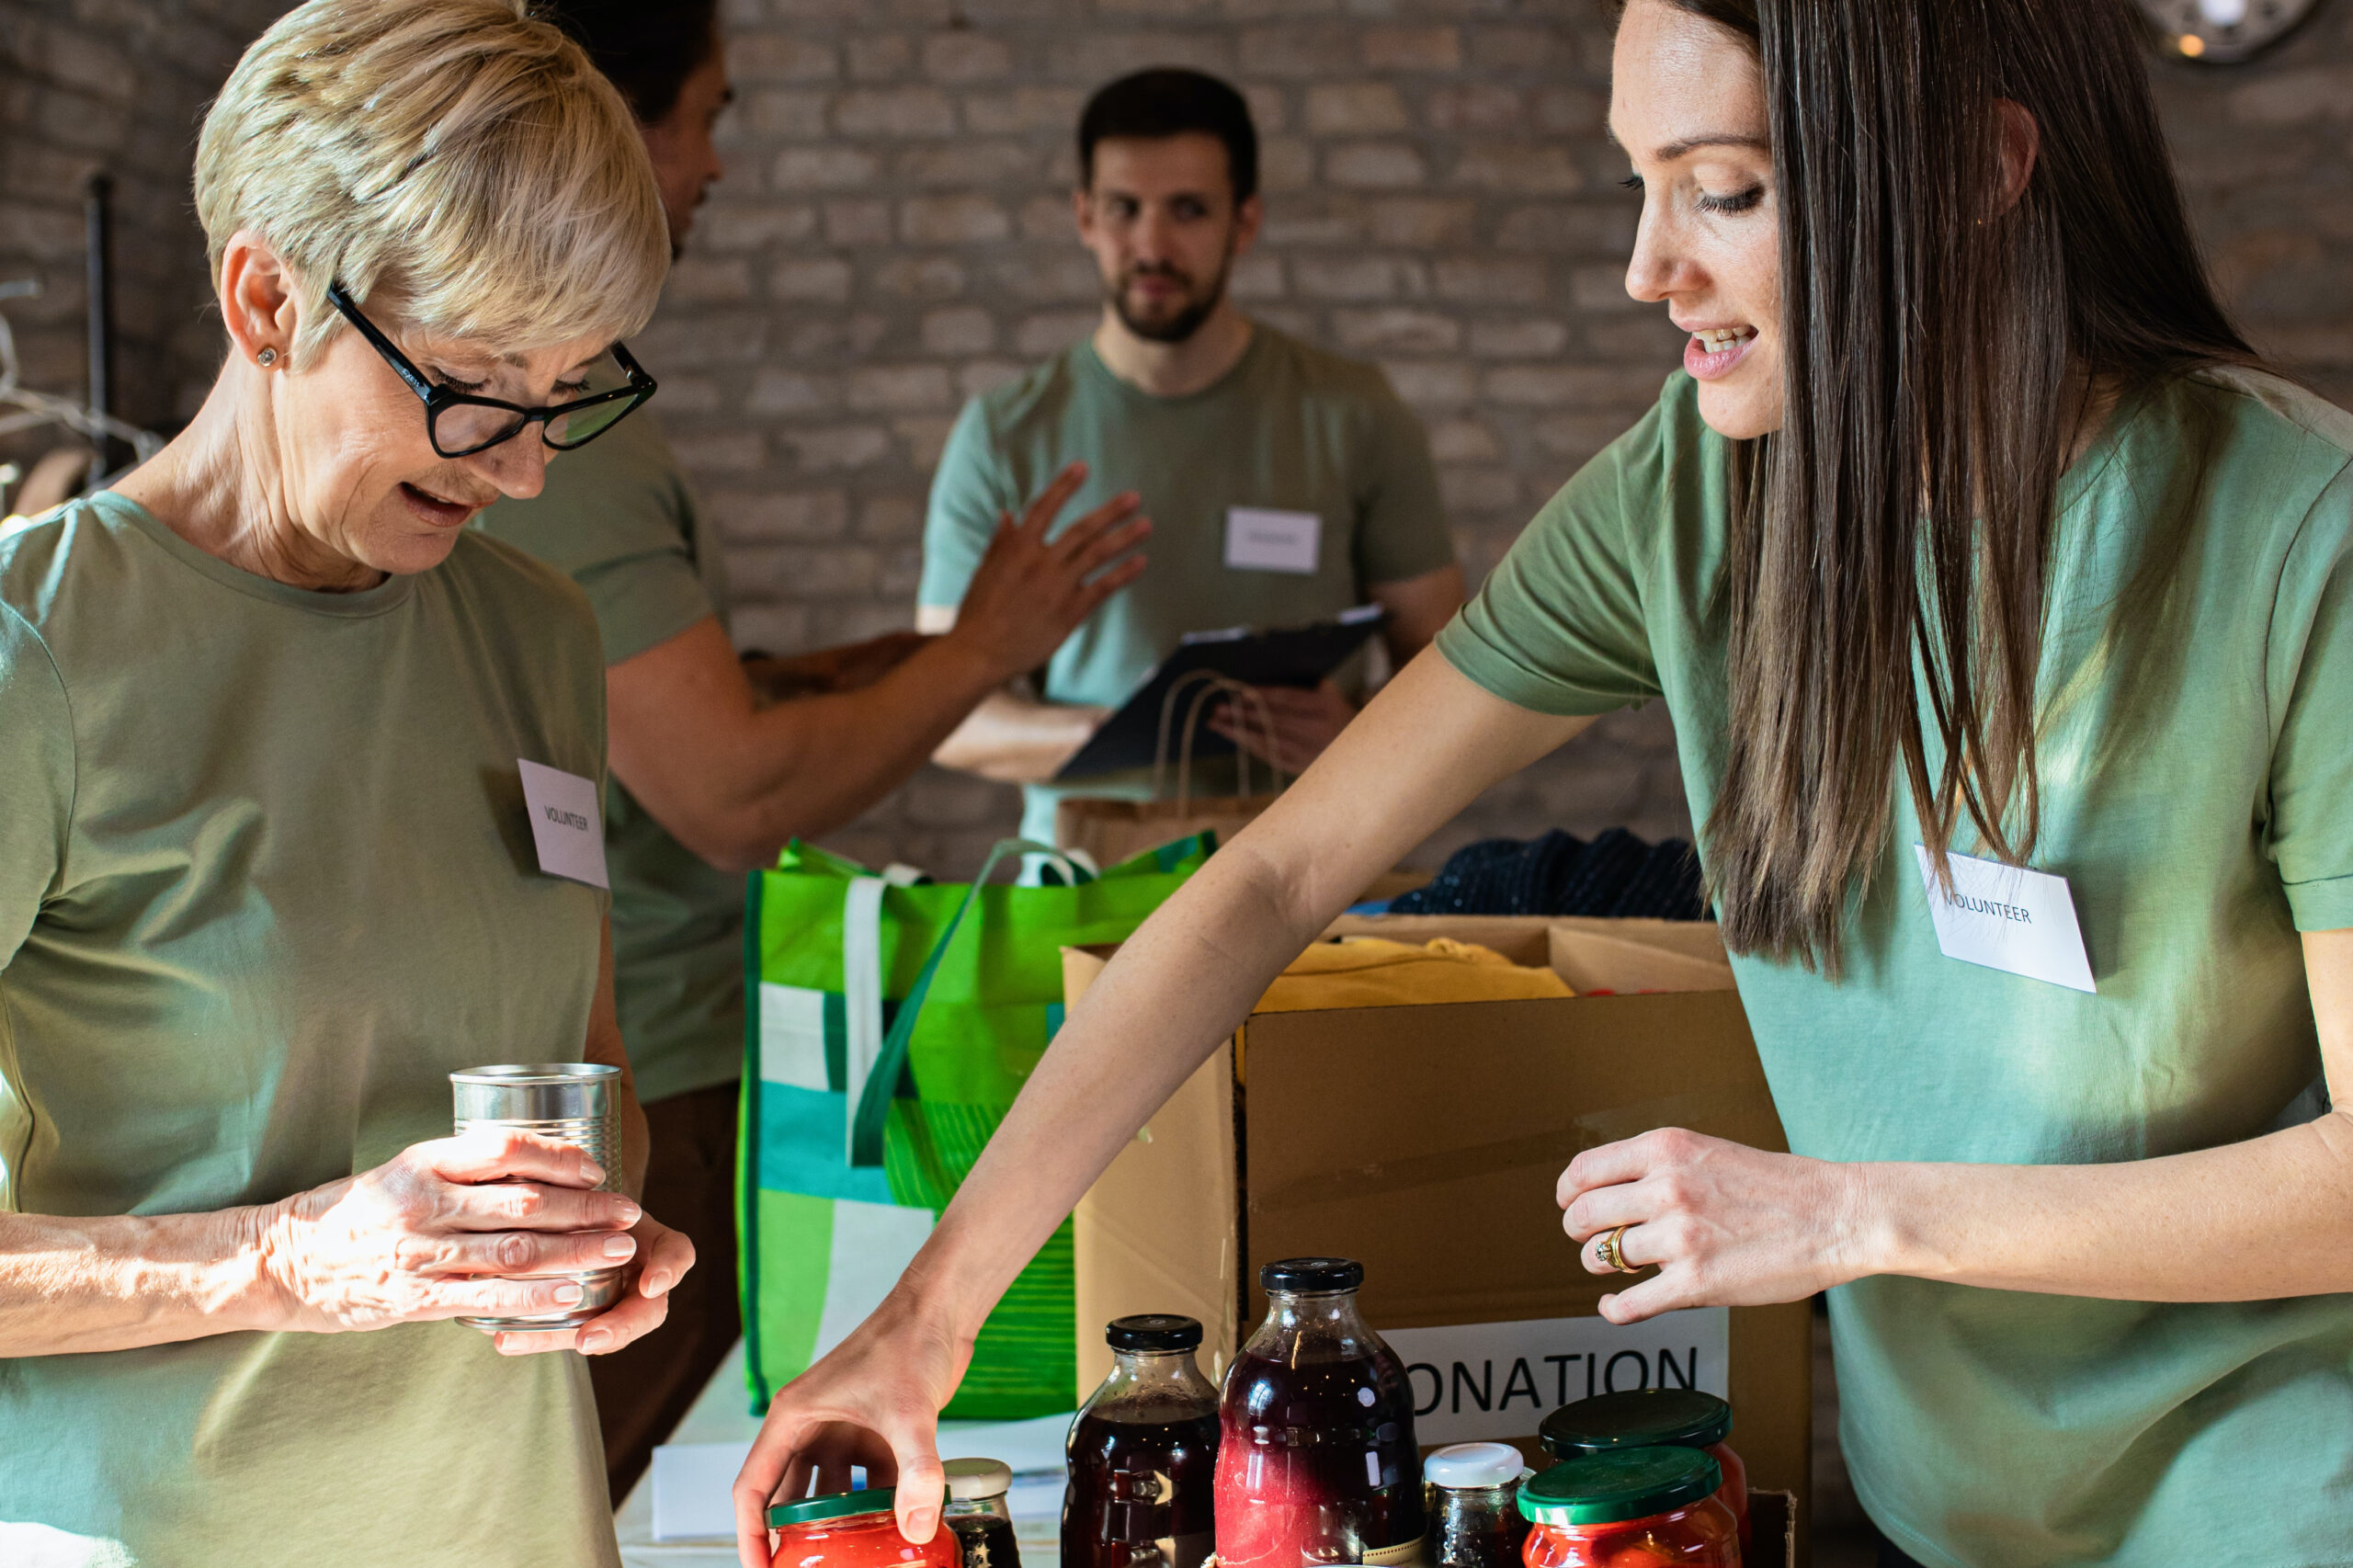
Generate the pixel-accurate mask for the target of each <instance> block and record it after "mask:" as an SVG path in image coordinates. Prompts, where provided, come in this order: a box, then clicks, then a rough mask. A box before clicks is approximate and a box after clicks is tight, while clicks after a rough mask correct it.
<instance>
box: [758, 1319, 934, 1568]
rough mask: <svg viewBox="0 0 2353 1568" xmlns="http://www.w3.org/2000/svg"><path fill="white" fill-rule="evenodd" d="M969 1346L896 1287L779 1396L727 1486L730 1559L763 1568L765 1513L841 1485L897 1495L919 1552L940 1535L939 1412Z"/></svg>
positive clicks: (766, 1567)
mask: <svg viewBox="0 0 2353 1568" xmlns="http://www.w3.org/2000/svg"><path fill="white" fill-rule="evenodd" d="M971 1361H972V1342H971V1340H969V1339H966V1338H961V1337H960V1336H958V1335H955V1334H953V1333H950V1332H949V1331H947V1330H945V1329H943V1328H941V1327H940V1326H938V1324H936V1323H934V1322H932V1321H931V1320H929V1319H927V1318H926V1316H925V1315H924V1314H923V1313H921V1312H919V1311H918V1310H917V1309H916V1308H915V1305H914V1296H913V1294H912V1292H911V1291H910V1290H908V1288H907V1286H906V1284H905V1283H904V1281H902V1282H901V1284H900V1286H899V1288H898V1289H897V1290H893V1291H892V1293H891V1294H890V1296H889V1297H887V1298H885V1299H884V1301H883V1302H882V1304H881V1306H879V1307H877V1308H875V1309H874V1312H873V1315H872V1316H870V1317H869V1318H868V1319H867V1320H866V1321H865V1322H864V1323H862V1324H858V1327H857V1328H855V1329H853V1330H852V1331H851V1332H850V1335H849V1337H848V1338H847V1339H845V1340H843V1341H842V1342H841V1343H840V1344H839V1345H837V1346H835V1347H834V1349H833V1350H832V1351H831V1352H830V1353H829V1354H828V1355H827V1356H826V1357H825V1358H824V1360H822V1361H819V1362H818V1363H817V1364H816V1365H815V1366H813V1367H812V1368H810V1369H808V1370H807V1371H805V1372H803V1373H801V1375H800V1376H799V1377H797V1378H795V1379H793V1380H792V1381H791V1382H790V1383H788V1384H786V1385H785V1386H784V1388H783V1389H782V1390H780V1391H779V1392H778V1394H777V1396H776V1399H775V1400H774V1401H773V1402H772V1403H770V1404H769V1405H768V1414H767V1420H766V1421H764V1422H762V1423H761V1425H760V1435H759V1437H757V1438H756V1440H755V1441H754V1442H753V1444H752V1451H751V1453H750V1455H749V1456H748V1457H746V1458H745V1460H744V1468H743V1471H741V1472H740V1473H739V1474H738V1475H737V1476H736V1477H735V1552H736V1556H737V1558H738V1560H739V1561H740V1562H742V1564H743V1568H770V1556H769V1551H768V1524H767V1512H768V1505H769V1504H770V1503H771V1502H772V1501H774V1500H776V1499H778V1498H790V1497H799V1496H802V1495H805V1494H807V1492H808V1490H809V1483H810V1481H811V1480H812V1479H815V1480H816V1481H817V1483H818V1490H820V1491H826V1492H831V1491H838V1490H841V1489H843V1488H846V1487H847V1485H848V1484H849V1466H850V1465H852V1464H860V1465H864V1466H865V1467H866V1469H867V1475H868V1481H867V1484H869V1485H870V1486H889V1485H893V1484H895V1485H896V1486H897V1487H898V1489H899V1497H898V1515H899V1530H900V1533H901V1534H903V1535H904V1536H905V1537H906V1538H907V1539H908V1540H911V1541H915V1542H916V1543H918V1544H920V1543H922V1542H924V1541H926V1540H930V1539H931V1537H932V1532H933V1531H935V1530H936V1529H938V1528H939V1498H940V1488H941V1487H942V1486H943V1485H944V1484H946V1483H945V1478H944V1476H943V1474H942V1472H941V1471H940V1467H939V1412H940V1411H941V1410H942V1409H943V1408H944V1407H945V1406H946V1405H947V1403H948V1402H949V1399H950V1398H951V1397H953V1396H954V1394H955V1392H956V1385H957V1384H958V1383H959V1382H961V1381H963V1377H964V1369H965V1367H966V1366H967V1365H969V1364H970V1363H971Z"/></svg>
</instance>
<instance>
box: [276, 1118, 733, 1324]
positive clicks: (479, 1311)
mask: <svg viewBox="0 0 2353 1568" xmlns="http://www.w3.org/2000/svg"><path fill="white" fill-rule="evenodd" d="M604 1175H605V1173H604V1172H603V1171H601V1170H599V1169H598V1168H597V1165H595V1164H594V1163H593V1162H591V1161H590V1160H589V1158H588V1156H587V1155H586V1154H585V1153H581V1152H580V1151H579V1150H578V1149H575V1148H574V1147H572V1146H571V1145H570V1144H568V1143H559V1142H555V1141H553V1140H552V1139H547V1138H540V1137H535V1136H533V1135H531V1134H529V1133H525V1132H511V1131H497V1132H491V1131H477V1132H472V1133H468V1134H466V1135H464V1136H461V1137H457V1138H442V1139H437V1140H435V1141H433V1142H428V1143H418V1144H415V1145H414V1146H413V1147H411V1148H408V1149H404V1150H403V1151H402V1152H401V1153H399V1154H396V1155H394V1156H393V1157H392V1159H390V1160H387V1161H386V1162H385V1163H384V1164H382V1165H378V1166H377V1167H376V1168H375V1169H373V1170H369V1171H362V1172H360V1173H359V1174H358V1175H357V1176H347V1177H345V1178H344V1179H343V1180H341V1181H335V1182H329V1183H328V1184H327V1185H326V1186H324V1187H313V1188H312V1189H311V1190H310V1191H308V1192H298V1193H296V1194H295V1195H294V1196H292V1197H291V1198H288V1199H283V1200H282V1201H280V1202H278V1203H274V1204H270V1205H268V1206H267V1208H264V1209H262V1210H257V1211H256V1220H255V1222H256V1229H257V1231H258V1237H257V1244H258V1250H259V1255H260V1261H261V1268H262V1273H263V1278H264V1279H265V1281H266V1285H267V1290H268V1292H269V1295H270V1298H271V1301H272V1303H273V1307H274V1311H273V1312H271V1314H270V1315H271V1317H272V1318H273V1319H274V1320H275V1321H273V1322H272V1324H271V1325H270V1326H272V1327H275V1328H279V1329H292V1330H300V1331H308V1332H311V1333H318V1334H339V1333H345V1332H348V1331H351V1330H355V1329H370V1328H382V1327H384V1326H386V1325H387V1324H396V1323H422V1322H428V1321H431V1320H435V1319H439V1318H453V1317H473V1316H477V1315H480V1316H501V1317H503V1316H513V1315H518V1314H524V1313H540V1312H562V1311H563V1310H564V1309H566V1308H567V1307H570V1306H572V1305H574V1303H576V1302H577V1301H579V1287H578V1286H577V1285H575V1284H574V1283H573V1282H572V1281H570V1280H567V1279H551V1278H532V1277H533V1276H538V1275H550V1274H558V1273H576V1272H582V1271H585V1270H587V1269H592V1268H609V1267H614V1266H615V1265H617V1264H621V1263H626V1262H628V1261H629V1260H630V1259H631V1258H632V1257H634V1256H636V1253H637V1250H638V1246H639V1242H638V1239H637V1238H636V1237H633V1236H632V1235H631V1234H630V1231H631V1227H632V1226H637V1225H639V1224H640V1223H641V1221H643V1218H644V1214H643V1210H641V1209H640V1208H639V1207H638V1205H637V1202H636V1200H635V1199H631V1198H630V1197H628V1196H627V1195H625V1194H622V1193H618V1192H598V1191H595V1190H593V1189H594V1188H595V1187H596V1186H597V1183H598V1182H600V1181H602V1180H603V1179H604ZM654 1230H655V1231H661V1230H662V1228H661V1227H660V1226H655V1227H654ZM663 1234H665V1235H666V1234H667V1233H666V1232H663ZM679 1239H680V1240H681V1241H683V1240H684V1238H679ZM660 1256H661V1259H662V1260H663V1262H662V1264H661V1267H664V1268H665V1270H667V1269H670V1268H672V1267H676V1252H675V1249H668V1248H665V1250H664V1251H663V1252H662V1253H661V1255H660ZM687 1256H688V1258H689V1259H691V1256H692V1248H691V1246H689V1247H688V1255H687ZM649 1261H650V1262H651V1261H653V1259H652V1258H651V1257H650V1258H649ZM677 1271H678V1272H683V1267H678V1268H677ZM671 1278H672V1279H674V1280H675V1278H676V1274H675V1273H673V1274H672V1275H671ZM620 1310H621V1309H620V1308H616V1309H615V1312H620ZM608 1315H610V1314H608ZM641 1332H642V1331H641Z"/></svg>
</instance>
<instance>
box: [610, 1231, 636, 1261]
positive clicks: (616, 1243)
mask: <svg viewBox="0 0 2353 1568" xmlns="http://www.w3.org/2000/svg"><path fill="white" fill-rule="evenodd" d="M636 1250H637V1243H635V1242H634V1241H631V1239H630V1238H629V1237H627V1236H607V1237H606V1238H605V1256H607V1257H627V1256H629V1255H630V1254H631V1253H633V1252H635V1251H636Z"/></svg>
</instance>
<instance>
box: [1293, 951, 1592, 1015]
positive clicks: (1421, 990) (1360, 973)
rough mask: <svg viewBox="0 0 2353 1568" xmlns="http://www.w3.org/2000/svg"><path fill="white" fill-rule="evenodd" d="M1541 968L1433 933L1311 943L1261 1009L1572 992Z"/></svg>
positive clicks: (1497, 999)
mask: <svg viewBox="0 0 2353 1568" xmlns="http://www.w3.org/2000/svg"><path fill="white" fill-rule="evenodd" d="M1575 994H1576V993H1575V992H1574V991H1572V990H1570V989H1569V983H1568V982H1567V981H1565V980H1563V979H1562V978H1561V977H1560V976H1559V975H1557V974H1554V973H1553V972H1552V971H1551V970H1549V969H1529V968H1526V967H1524V966H1522V965H1520V964H1516V963H1514V962H1512V961H1511V960H1509V959H1507V958H1506V957H1504V956H1503V954H1501V953H1499V952H1496V951H1495V949H1492V948H1483V947H1480V946H1479V945H1478V944H1476V943H1474V942H1458V941H1455V940H1453V939H1452V938H1451V937H1438V939H1437V940H1436V941H1434V942H1431V943H1429V944H1428V945H1427V946H1426V947H1416V946H1415V945H1414V944H1412V943H1409V942H1392V941H1389V940H1386V939H1385V938H1383V937H1341V938H1340V939H1339V940H1338V941H1336V942H1318V943H1316V944H1315V945H1314V946H1313V947H1312V948H1310V949H1307V950H1306V951H1305V952H1303V953H1302V954H1300V955H1299V957H1298V958H1296V959H1294V960H1291V965H1290V968H1289V969H1286V970H1285V971H1283V972H1282V973H1281V975H1280V976H1279V977H1278V978H1277V979H1276V981H1275V983H1274V984H1272V985H1270V986H1268V987H1267V994H1266V995H1265V996H1264V997H1262V998H1261V999H1260V1000H1259V1003H1258V1007H1257V1010H1258V1011H1259V1012H1261V1013H1313V1012H1321V1011H1324V1010H1327V1009H1330V1008H1334V1007H1399V1006H1414V1005H1415V1004H1419V1003H1427V1002H1518V1001H1525V1000H1528V999H1529V998H1531V997H1540V996H1574V995H1575Z"/></svg>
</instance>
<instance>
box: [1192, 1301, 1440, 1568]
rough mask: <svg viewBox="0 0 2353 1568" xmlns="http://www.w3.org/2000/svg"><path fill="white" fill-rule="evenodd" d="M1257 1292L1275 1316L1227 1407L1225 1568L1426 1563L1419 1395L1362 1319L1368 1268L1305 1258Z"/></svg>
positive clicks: (1237, 1376) (1261, 1329)
mask: <svg viewBox="0 0 2353 1568" xmlns="http://www.w3.org/2000/svg"><path fill="white" fill-rule="evenodd" d="M1258 1282H1259V1284H1260V1285H1261V1286H1262V1287H1263V1288H1264V1289H1265V1290H1266V1292H1267V1318H1266V1321H1265V1322H1264V1323H1262V1324H1259V1325H1258V1329H1257V1332H1256V1333H1255V1334H1253V1335H1251V1336H1250V1341H1249V1343H1248V1344H1246V1345H1245V1346H1243V1347H1242V1354H1241V1355H1240V1356H1239V1357H1237V1358H1235V1359H1234V1363H1233V1367H1232V1368H1230V1369H1228V1370H1227V1372H1226V1375H1225V1396H1224V1398H1223V1400H1222V1402H1221V1403H1220V1405H1219V1417H1220V1421H1221V1424H1222V1431H1221V1433H1220V1435H1219V1438H1218V1469H1217V1544H1218V1562H1220V1563H1221V1564H1222V1568H1303V1565H1305V1564H1311V1563H1319V1562H1362V1563H1367V1564H1371V1565H1373V1568H1381V1565H1383V1564H1391V1563H1398V1562H1412V1561H1414V1560H1415V1558H1416V1557H1417V1556H1418V1554H1419V1552H1420V1550H1421V1544H1422V1534H1423V1529H1424V1526H1425V1522H1426V1511H1425V1508H1424V1505H1423V1499H1422V1466H1421V1459H1420V1450H1419V1449H1417V1448H1416V1447H1415V1442H1414V1399H1413V1393H1412V1391H1411V1389H1410V1388H1409V1386H1408V1385H1407V1383H1406V1381H1405V1367H1404V1362H1403V1361H1401V1360H1399V1359H1398V1358H1397V1354H1396V1352H1395V1351H1393V1350H1392V1349H1390V1348H1389V1346H1387V1345H1385V1344H1383V1343H1382V1342H1381V1336H1380V1335H1377V1334H1375V1333H1374V1332H1373V1331H1372V1330H1371V1329H1370V1327H1369V1326H1367V1325H1366V1324H1365V1321H1364V1319H1363V1317H1362V1316H1361V1315H1359V1313H1358V1311H1357V1290H1358V1287H1359V1286H1361V1285H1362V1284H1363V1283H1364V1266H1363V1265H1362V1264H1359V1263H1356V1262H1354V1261H1352V1260H1350V1259H1347V1258H1337V1257H1294V1258H1289V1259H1286V1260H1284V1261H1283V1262H1280V1263H1270V1264H1268V1265H1267V1266H1266V1267H1264V1268H1262V1269H1260V1270H1259V1272H1258Z"/></svg>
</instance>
